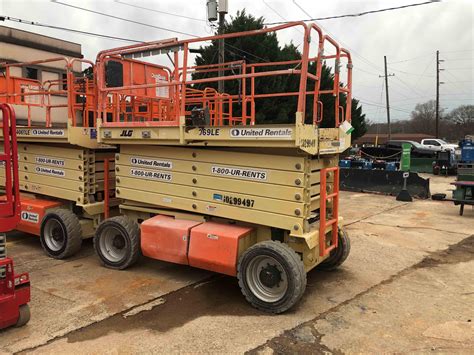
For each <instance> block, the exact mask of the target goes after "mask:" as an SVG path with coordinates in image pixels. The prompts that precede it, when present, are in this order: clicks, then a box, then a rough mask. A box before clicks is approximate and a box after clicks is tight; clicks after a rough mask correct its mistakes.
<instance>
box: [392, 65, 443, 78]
mask: <svg viewBox="0 0 474 355" xmlns="http://www.w3.org/2000/svg"><path fill="white" fill-rule="evenodd" d="M390 70H394V71H397V72H399V73H403V74H407V75H414V76H424V77H426V78H434V77H435V76H434V75H423V74H419V73H410V72H407V71H404V70H399V69H395V68H392V67H390Z"/></svg>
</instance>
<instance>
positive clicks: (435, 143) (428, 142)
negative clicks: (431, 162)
mask: <svg viewBox="0 0 474 355" xmlns="http://www.w3.org/2000/svg"><path fill="white" fill-rule="evenodd" d="M421 145H422V146H423V147H424V148H426V149H429V150H432V151H434V152H442V151H447V150H450V151H452V152H455V151H457V150H459V146H458V145H457V144H451V143H447V142H445V141H443V140H442V139H437V138H430V139H422V140H421Z"/></svg>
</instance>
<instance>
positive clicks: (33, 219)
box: [21, 211, 39, 223]
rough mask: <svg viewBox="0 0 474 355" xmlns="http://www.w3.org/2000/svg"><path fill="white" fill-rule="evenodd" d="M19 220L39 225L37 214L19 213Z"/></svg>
mask: <svg viewBox="0 0 474 355" xmlns="http://www.w3.org/2000/svg"><path fill="white" fill-rule="evenodd" d="M21 220H22V221H25V222H29V223H39V214H38V213H34V212H28V211H21Z"/></svg>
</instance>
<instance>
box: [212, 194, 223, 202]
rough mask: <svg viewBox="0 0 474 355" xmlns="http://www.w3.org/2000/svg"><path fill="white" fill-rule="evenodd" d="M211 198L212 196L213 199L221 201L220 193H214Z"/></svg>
mask: <svg viewBox="0 0 474 355" xmlns="http://www.w3.org/2000/svg"><path fill="white" fill-rule="evenodd" d="M212 198H213V199H214V200H217V201H222V195H220V194H214V195H213V196H212Z"/></svg>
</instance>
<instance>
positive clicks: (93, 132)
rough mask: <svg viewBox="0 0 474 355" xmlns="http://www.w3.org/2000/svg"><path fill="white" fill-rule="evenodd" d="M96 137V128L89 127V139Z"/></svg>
mask: <svg viewBox="0 0 474 355" xmlns="http://www.w3.org/2000/svg"><path fill="white" fill-rule="evenodd" d="M96 138H97V129H95V128H92V129H91V139H96Z"/></svg>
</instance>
